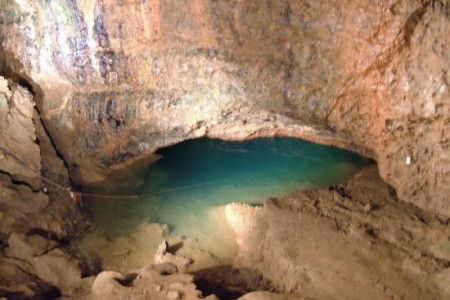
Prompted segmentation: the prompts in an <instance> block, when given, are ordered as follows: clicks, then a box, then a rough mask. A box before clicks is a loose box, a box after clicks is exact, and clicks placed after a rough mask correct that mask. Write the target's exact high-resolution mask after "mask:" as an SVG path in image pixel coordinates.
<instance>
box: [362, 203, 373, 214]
mask: <svg viewBox="0 0 450 300" xmlns="http://www.w3.org/2000/svg"><path fill="white" fill-rule="evenodd" d="M363 209H364V212H366V213H369V212H370V211H371V210H372V205H371V204H370V203H367V204H366V205H364V207H363Z"/></svg>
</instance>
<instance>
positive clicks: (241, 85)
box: [0, 0, 450, 215]
mask: <svg viewBox="0 0 450 300" xmlns="http://www.w3.org/2000/svg"><path fill="white" fill-rule="evenodd" d="M449 18H450V4H449V3H448V1H418V0H416V1H407V0H405V1H387V0H380V1H350V0H348V1H340V0H339V1H338V0H335V1H326V2H325V1H309V0H308V1H292V0H285V1H270V0H269V1H254V0H239V1H224V0H219V1H211V0H192V1H180V0H147V1H145V0H143V1H136V0H122V1H115V0H67V1H42V0H32V1H23V0H7V1H2V2H1V3H0V25H1V27H0V42H1V46H0V47H1V53H0V70H1V72H2V73H3V74H5V75H8V74H9V75H10V76H13V75H16V76H20V77H21V78H26V79H27V80H28V81H29V82H30V83H31V85H32V86H33V89H34V90H35V92H36V95H37V97H36V101H37V106H38V108H39V112H40V117H41V119H42V120H43V122H44V124H45V126H46V128H47V130H48V132H49V134H50V135H51V138H52V140H53V141H54V143H55V145H56V147H57V149H58V151H59V152H60V153H61V154H62V155H63V157H64V159H65V161H66V162H67V164H68V166H69V169H70V172H71V176H72V178H73V180H74V181H75V182H78V183H80V182H95V181H100V180H102V178H103V176H104V175H105V172H106V171H107V169H108V168H110V167H111V166H115V165H120V164H121V163H123V162H125V161H127V160H128V159H130V158H132V157H139V156H143V155H148V154H149V153H152V152H153V151H154V150H155V149H157V148H159V147H163V146H167V145H170V144H173V143H176V142H179V141H182V140H185V139H189V138H194V137H199V136H205V135H207V136H214V137H221V138H229V139H237V138H239V139H242V138H249V137H254V136H260V135H277V134H278V135H290V136H297V137H302V138H306V139H309V140H312V141H317V142H321V143H327V144H334V145H338V146H340V147H345V148H348V149H351V150H355V151H358V152H360V153H363V154H365V155H368V156H371V157H373V158H375V159H376V160H377V162H378V164H379V167H380V173H381V175H382V177H383V178H384V179H385V180H386V181H387V182H388V183H389V184H391V185H392V186H394V187H395V188H396V190H397V193H398V195H399V197H400V198H401V199H402V200H405V201H409V202H412V203H415V204H417V205H419V206H421V207H422V208H424V209H427V210H432V211H435V212H439V213H441V214H446V215H450V206H449V203H448V202H447V201H446V200H447V199H446V197H447V195H448V194H449V192H450V191H449V189H450V186H448V184H447V183H448V182H450V157H449V153H450V152H449V151H448V150H449V149H448V148H449V136H450V130H449V129H450V128H449V126H450V125H449V124H450V118H449V115H450V106H449V101H446V100H448V99H449V84H450V78H449V76H450V73H449V71H448V61H449V60H448V44H449V43H448V36H449V34H450V25H449V24H450V19H449ZM408 157H409V158H410V164H407V163H406V160H407V158H408ZM408 162H409V161H408Z"/></svg>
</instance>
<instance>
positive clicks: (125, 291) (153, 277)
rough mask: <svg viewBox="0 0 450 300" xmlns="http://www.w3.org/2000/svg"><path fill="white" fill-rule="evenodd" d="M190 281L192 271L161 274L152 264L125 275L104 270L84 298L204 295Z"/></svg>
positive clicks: (158, 298)
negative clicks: (189, 272) (189, 273)
mask: <svg viewBox="0 0 450 300" xmlns="http://www.w3.org/2000/svg"><path fill="white" fill-rule="evenodd" d="M192 281H193V277H192V275H187V274H172V275H167V274H161V273H159V272H158V271H157V268H155V266H152V265H148V266H146V267H144V268H142V269H140V270H137V271H134V272H132V273H129V274H127V275H123V274H121V273H118V272H113V271H104V272H102V273H100V274H99V275H98V276H97V277H96V279H95V281H94V283H93V285H92V292H91V294H90V295H89V296H88V297H86V299H92V300H94V299H99V300H100V299H123V298H124V297H126V298H127V299H143V300H145V299H149V300H150V299H151V300H167V299H186V300H194V299H204V298H203V297H201V293H200V292H199V291H198V290H196V287H195V285H194V284H193V283H192ZM207 299H211V300H213V299H216V298H214V297H209V298H207Z"/></svg>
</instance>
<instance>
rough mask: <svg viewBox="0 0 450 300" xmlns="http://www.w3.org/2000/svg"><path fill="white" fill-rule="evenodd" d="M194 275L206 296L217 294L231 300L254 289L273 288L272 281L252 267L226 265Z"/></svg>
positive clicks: (225, 299)
mask: <svg viewBox="0 0 450 300" xmlns="http://www.w3.org/2000/svg"><path fill="white" fill-rule="evenodd" d="M193 275H194V276H195V279H194V282H195V284H196V286H197V288H198V289H199V290H201V291H202V293H203V296H205V297H206V296H209V295H211V294H215V295H216V296H217V297H218V298H219V299H221V300H229V299H236V298H238V297H240V296H242V295H244V294H246V293H248V292H252V291H261V290H265V291H272V290H273V288H272V284H271V281H270V280H269V279H267V278H265V277H264V276H263V274H262V273H261V272H259V271H258V270H255V269H251V268H234V267H232V266H229V265H225V266H217V267H212V268H207V269H203V270H199V271H197V272H194V273H193Z"/></svg>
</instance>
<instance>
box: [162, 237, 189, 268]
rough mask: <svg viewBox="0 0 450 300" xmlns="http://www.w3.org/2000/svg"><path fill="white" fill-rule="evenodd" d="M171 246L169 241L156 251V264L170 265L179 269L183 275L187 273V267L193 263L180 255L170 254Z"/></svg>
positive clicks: (164, 242)
mask: <svg viewBox="0 0 450 300" xmlns="http://www.w3.org/2000/svg"><path fill="white" fill-rule="evenodd" d="M168 248H169V244H168V243H167V241H163V242H162V243H161V244H160V245H159V247H158V250H157V251H156V254H155V263H156V264H161V263H170V264H173V265H175V266H176V267H177V269H178V271H179V272H181V273H184V272H186V269H187V266H188V265H189V264H191V263H192V260H191V259H189V258H186V257H183V256H180V255H174V254H172V253H169V252H168Z"/></svg>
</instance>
